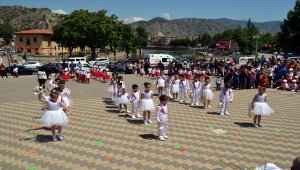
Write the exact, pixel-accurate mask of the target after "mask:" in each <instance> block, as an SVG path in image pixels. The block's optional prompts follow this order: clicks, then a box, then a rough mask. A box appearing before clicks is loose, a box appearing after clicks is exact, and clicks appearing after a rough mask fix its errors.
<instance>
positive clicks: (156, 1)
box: [0, 0, 295, 22]
mask: <svg viewBox="0 0 300 170" xmlns="http://www.w3.org/2000/svg"><path fill="white" fill-rule="evenodd" d="M7 5H9V6H12V5H21V6H26V7H38V8H41V7H47V8H50V9H52V10H58V12H63V11H65V12H67V13H70V12H72V11H74V10H76V9H87V10H90V11H98V10H100V9H106V10H107V11H108V13H109V14H116V15H117V16H118V17H119V18H120V19H122V20H125V21H126V22H132V21H137V20H149V19H152V18H154V17H158V16H160V17H164V18H167V19H178V18H187V17H193V18H230V19H238V20H248V18H251V19H252V21H258V22H262V21H275V20H283V19H284V18H286V16H287V13H288V11H289V10H291V9H293V8H294V6H295V0H0V6H7Z"/></svg>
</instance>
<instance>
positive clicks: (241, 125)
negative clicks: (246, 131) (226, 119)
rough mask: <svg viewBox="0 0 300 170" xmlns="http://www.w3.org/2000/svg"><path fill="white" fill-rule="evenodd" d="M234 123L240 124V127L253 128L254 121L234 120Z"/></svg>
mask: <svg viewBox="0 0 300 170" xmlns="http://www.w3.org/2000/svg"><path fill="white" fill-rule="evenodd" d="M234 124H236V125H239V126H240V127H252V128H253V123H248V122H234Z"/></svg>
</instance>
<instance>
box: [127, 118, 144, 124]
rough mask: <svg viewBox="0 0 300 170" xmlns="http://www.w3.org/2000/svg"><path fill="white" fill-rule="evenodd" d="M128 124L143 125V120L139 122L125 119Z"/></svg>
mask: <svg viewBox="0 0 300 170" xmlns="http://www.w3.org/2000/svg"><path fill="white" fill-rule="evenodd" d="M126 120H127V122H128V123H131V124H140V125H141V124H143V123H144V120H140V119H126Z"/></svg>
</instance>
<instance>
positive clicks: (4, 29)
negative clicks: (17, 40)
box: [0, 24, 14, 44]
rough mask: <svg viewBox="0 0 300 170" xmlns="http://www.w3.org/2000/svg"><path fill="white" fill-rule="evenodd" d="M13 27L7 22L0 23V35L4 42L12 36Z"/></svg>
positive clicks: (7, 41)
mask: <svg viewBox="0 0 300 170" xmlns="http://www.w3.org/2000/svg"><path fill="white" fill-rule="evenodd" d="M13 32H14V29H13V27H12V26H11V25H9V24H0V37H1V38H3V39H4V41H5V43H6V44H8V43H9V42H10V40H11V39H12V38H13Z"/></svg>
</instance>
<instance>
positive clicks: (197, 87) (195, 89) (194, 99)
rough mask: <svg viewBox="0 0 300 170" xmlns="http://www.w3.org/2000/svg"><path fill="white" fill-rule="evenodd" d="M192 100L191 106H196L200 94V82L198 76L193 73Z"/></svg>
mask: <svg viewBox="0 0 300 170" xmlns="http://www.w3.org/2000/svg"><path fill="white" fill-rule="evenodd" d="M191 89H192V102H191V106H194V105H196V106H198V105H199V103H198V101H199V97H200V96H201V89H202V83H201V81H200V76H198V75H195V77H194V81H193V83H192V88H191Z"/></svg>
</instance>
